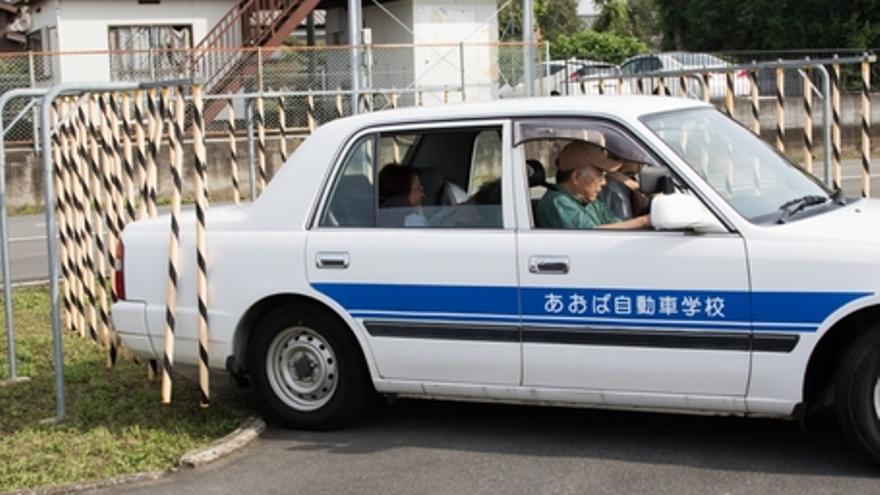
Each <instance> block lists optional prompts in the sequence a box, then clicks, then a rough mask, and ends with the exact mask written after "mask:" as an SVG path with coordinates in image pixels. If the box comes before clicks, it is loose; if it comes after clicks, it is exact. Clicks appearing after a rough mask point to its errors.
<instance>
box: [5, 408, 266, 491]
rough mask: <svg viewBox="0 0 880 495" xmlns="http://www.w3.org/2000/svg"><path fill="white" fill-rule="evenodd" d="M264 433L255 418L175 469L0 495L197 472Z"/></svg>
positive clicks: (190, 454) (110, 484) (99, 486)
mask: <svg viewBox="0 0 880 495" xmlns="http://www.w3.org/2000/svg"><path fill="white" fill-rule="evenodd" d="M265 430H266V422H265V421H263V419H262V418H259V417H257V416H250V417H248V418H247V419H246V420H245V421H244V423H242V424H241V425H240V426H239V427H238V428H236V429H235V430H233V431H232V432H231V433H229V434H228V435H226V436H225V437H223V438H221V439H219V440H216V441H214V442H213V443H211V444H210V445H208V446H207V447H202V448H200V449H196V450H191V451H189V452H187V453H185V454H183V456H181V458H180V459H179V460H178V461H177V466H176V467H173V468H170V469H166V470H161V471H147V472H145V473H135V474H124V475H121V476H115V477H113V478H108V479H105V480H98V481H85V482H78V483H69V484H66V485H56V486H48V487H37V488H27V489H23V490H15V491H11V492H0V495H58V494H62V493H81V492H85V491H92V490H99V489H102V488H110V487H114V486H122V485H128V484H131V483H138V482H142V481H155V480H158V479H161V478H164V477H166V476H168V475H170V474H172V473H174V472H176V471H178V470H179V469H180V468H197V467H201V466H204V465H206V464H210V463H212V462H214V461H216V460H218V459H220V458H221V457H225V456H227V455H229V454H232V453H233V452H235V451H237V450H239V449H242V448H244V447H245V446H247V445H248V444H249V443H251V442H252V441H253V440H254V439H256V438H257V437H259V436H260V434H261V433H263V432H264V431H265Z"/></svg>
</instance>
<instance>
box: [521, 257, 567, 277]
mask: <svg viewBox="0 0 880 495" xmlns="http://www.w3.org/2000/svg"><path fill="white" fill-rule="evenodd" d="M568 267H569V264H568V256H532V257H530V258H529V271H530V272H532V273H544V274H558V275H565V274H566V273H568Z"/></svg>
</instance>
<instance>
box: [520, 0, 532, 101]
mask: <svg viewBox="0 0 880 495" xmlns="http://www.w3.org/2000/svg"><path fill="white" fill-rule="evenodd" d="M532 14H533V12H532V0H523V18H522V39H523V83H524V84H525V89H526V96H532V95H533V94H534V93H535V89H534V84H535V81H534V77H533V74H532V72H533V70H532V69H533V64H534V63H535V60H534V58H535V57H533V56H532V44H533V43H534V41H535V32H534V29H533V25H532V24H533V23H532Z"/></svg>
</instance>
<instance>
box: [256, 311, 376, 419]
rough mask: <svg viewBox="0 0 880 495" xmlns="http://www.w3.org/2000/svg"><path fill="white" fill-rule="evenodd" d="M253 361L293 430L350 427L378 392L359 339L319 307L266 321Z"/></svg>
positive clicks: (268, 399) (262, 389)
mask: <svg viewBox="0 0 880 495" xmlns="http://www.w3.org/2000/svg"><path fill="white" fill-rule="evenodd" d="M249 357H250V363H251V366H250V368H251V379H252V382H253V384H254V387H255V389H256V390H257V392H258V393H259V394H260V395H261V396H262V397H263V400H264V401H265V403H266V405H268V407H269V411H270V412H271V413H272V414H273V415H274V416H276V417H277V418H278V419H279V420H281V421H282V422H283V423H284V424H285V425H286V426H289V427H294V428H303V429H319V430H323V429H332V428H336V427H339V426H341V425H344V424H345V423H347V422H350V421H351V420H353V419H355V418H356V417H357V416H358V415H359V414H360V413H361V412H362V411H363V410H364V408H365V406H366V405H367V403H368V400H369V398H370V395H371V394H372V393H373V388H372V384H371V383H370V381H369V373H368V372H367V367H366V363H365V362H364V358H363V354H362V353H361V350H360V346H359V345H358V344H357V341H356V340H355V338H354V336H353V335H352V334H351V332H350V331H349V329H348V328H347V327H346V326H345V325H344V323H342V322H341V321H340V320H339V319H338V318H336V317H335V315H331V314H328V313H327V311H325V310H321V309H319V308H316V307H314V306H310V305H307V304H294V305H287V306H284V307H282V308H279V309H277V310H275V311H273V312H272V313H270V314H269V315H267V316H266V317H265V318H263V319H262V320H261V322H260V323H259V325H258V327H257V328H256V329H255V333H254V335H253V338H252V342H251V346H250V356H249Z"/></svg>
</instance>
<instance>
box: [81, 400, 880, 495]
mask: <svg viewBox="0 0 880 495" xmlns="http://www.w3.org/2000/svg"><path fill="white" fill-rule="evenodd" d="M240 395H245V396H247V394H240ZM878 478H880V468H876V467H874V466H872V465H870V464H868V463H867V462H866V461H864V460H863V459H862V458H861V457H860V456H859V455H858V454H857V453H856V452H855V451H854V450H853V449H851V448H850V447H849V446H848V445H847V444H846V443H845V442H843V441H842V440H841V438H840V434H839V432H838V431H837V430H836V428H835V427H833V425H829V424H828V422H827V421H826V422H823V423H822V425H821V427H820V428H819V429H818V431H817V432H816V433H813V434H811V435H804V434H802V433H801V431H800V429H799V427H798V425H797V424H796V423H794V422H788V421H779V420H756V419H740V418H715V417H697V416H675V415H662V414H649V413H631V412H614V411H595V410H579V409H564V408H539V407H526V406H509V405H492V404H469V403H456V402H437V401H416V400H401V401H398V402H396V403H394V404H392V405H389V406H383V407H379V408H378V410H377V411H374V412H372V413H371V414H370V415H368V416H367V417H366V418H364V419H362V420H361V421H359V422H358V423H356V424H355V425H353V426H351V427H349V428H346V429H343V430H339V431H332V432H309V431H295V430H286V429H283V428H280V427H277V426H272V427H270V428H269V429H268V430H267V431H266V432H265V433H264V434H263V436H262V437H261V438H260V439H259V440H257V441H256V442H254V443H253V444H251V445H250V446H249V447H248V448H246V449H245V450H244V451H241V452H239V453H237V454H235V455H233V456H232V457H231V458H228V459H225V460H222V461H219V462H217V463H215V464H213V465H209V466H207V467H205V468H201V469H196V470H187V471H183V472H179V473H176V474H174V475H172V476H171V477H169V478H167V479H164V480H159V481H155V482H149V483H143V484H139V485H132V486H128V487H115V488H112V489H108V490H104V491H101V492H98V493H102V494H109V493H120V494H132V495H133V494H163V495H166V494H167V495H175V494H181V495H182V494H192V495H208V494H228V493H253V494H276V493H277V494H288V493H296V494H359V495H360V494H372V493H376V494H382V495H391V494H413V493H418V494H450V495H461V494H470V493H503V494H519V493H528V494H533V493H563V494H566V493H571V494H585V493H589V494H605V493H608V494H621V493H676V494H700V495H704V494H750V495H751V494H773V495H785V494H792V495H794V494H797V495H801V494H803V493H829V494H830V493H841V494H854V493H880V483H878Z"/></svg>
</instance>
